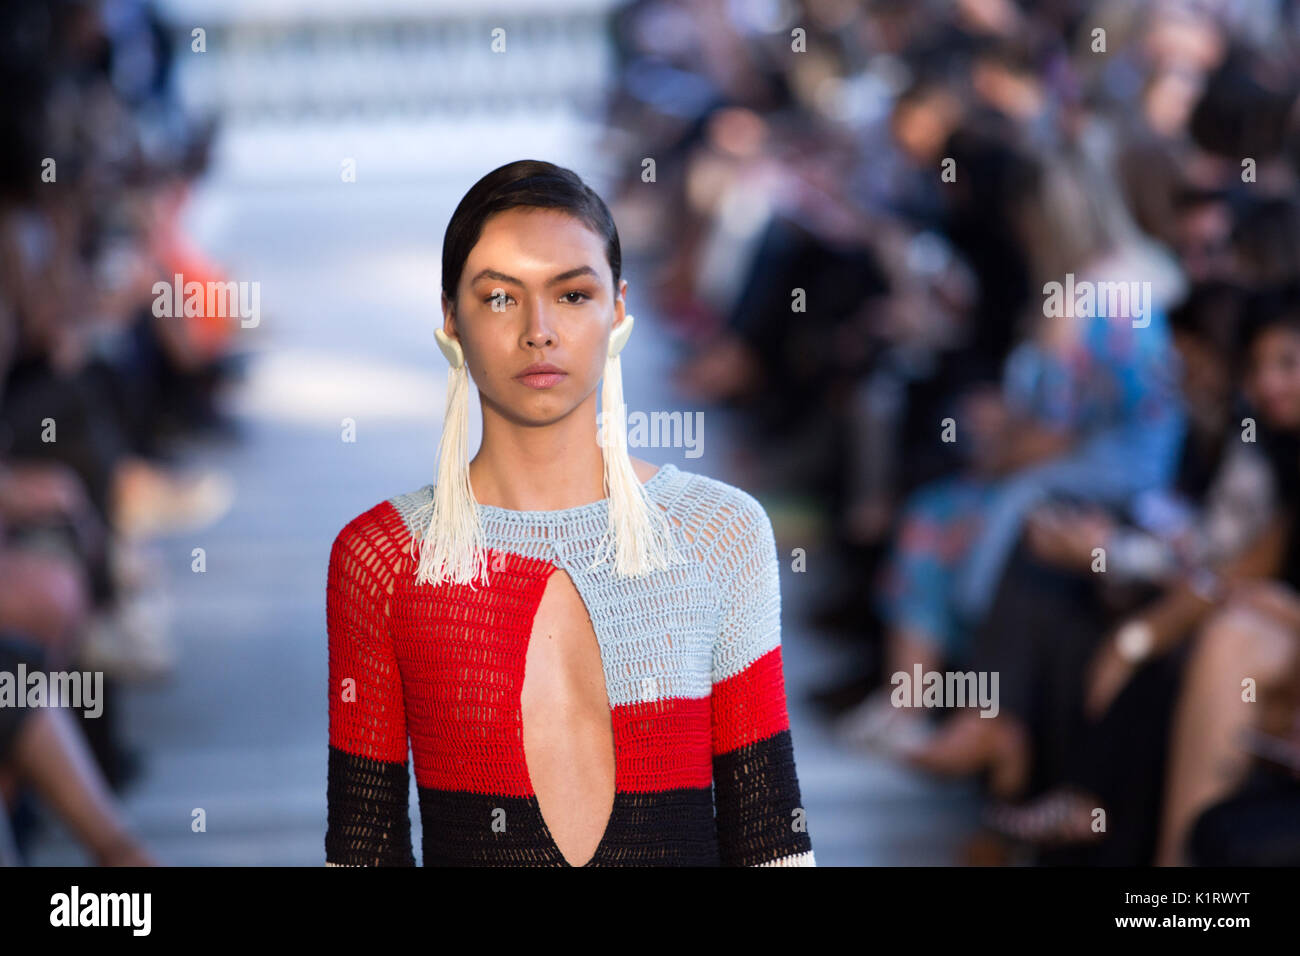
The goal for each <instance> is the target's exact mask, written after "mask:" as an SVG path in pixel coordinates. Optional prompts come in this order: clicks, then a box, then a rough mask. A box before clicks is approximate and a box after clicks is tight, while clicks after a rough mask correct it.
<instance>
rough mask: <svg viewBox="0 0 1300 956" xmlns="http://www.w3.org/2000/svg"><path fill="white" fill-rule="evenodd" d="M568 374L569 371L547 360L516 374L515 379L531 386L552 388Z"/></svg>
mask: <svg viewBox="0 0 1300 956" xmlns="http://www.w3.org/2000/svg"><path fill="white" fill-rule="evenodd" d="M567 375H568V373H567V372H565V371H564V369H562V368H559V367H557V366H555V365H551V364H549V363H547V362H538V363H536V364H533V365H530V366H528V368H526V369H524V370H523V371H522V372H520V373H519V374H518V375H516V376H515V380H516V381H519V382H523V383H524V384H525V385H527V386H528V387H529V388H550V387H551V386H552V385H554V384H556V383H557V382H560V381H563V380H564V378H565V377H566V376H567Z"/></svg>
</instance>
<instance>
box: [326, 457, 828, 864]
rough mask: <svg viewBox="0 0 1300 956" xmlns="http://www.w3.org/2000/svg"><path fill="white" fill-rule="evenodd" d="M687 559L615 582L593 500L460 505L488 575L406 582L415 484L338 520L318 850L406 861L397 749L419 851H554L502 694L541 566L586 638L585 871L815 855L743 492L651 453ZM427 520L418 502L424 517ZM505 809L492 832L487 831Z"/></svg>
mask: <svg viewBox="0 0 1300 956" xmlns="http://www.w3.org/2000/svg"><path fill="white" fill-rule="evenodd" d="M645 489H646V492H647V494H648V496H649V498H650V500H651V501H652V502H653V503H654V504H656V505H658V506H660V507H662V508H663V509H665V511H666V512H667V514H668V516H669V518H670V520H671V523H672V525H673V529H674V530H673V533H674V537H675V540H676V543H677V546H678V548H679V549H680V551H681V553H682V554H683V555H685V556H686V557H687V558H688V560H687V561H686V562H685V563H681V564H675V565H673V566H671V567H669V568H668V569H666V570H662V571H657V572H653V573H651V574H649V575H646V576H644V577H641V578H619V577H617V576H616V575H615V574H614V572H613V562H612V559H611V560H607V561H606V562H604V563H603V564H600V565H598V566H597V567H595V568H590V567H589V566H590V565H591V564H592V562H593V560H595V558H596V557H597V555H598V554H599V553H600V548H599V546H600V543H601V537H602V534H603V532H604V530H605V525H606V521H607V508H608V499H602V500H601V501H597V502H593V503H591V504H588V505H581V506H578V507H575V508H567V509H562V510H559V511H511V510H508V509H504V508H497V507H493V506H488V505H481V504H480V505H477V508H478V510H479V515H480V518H481V520H482V523H483V530H484V539H485V543H486V547H487V548H488V558H489V583H488V585H486V586H485V585H484V584H483V583H482V581H477V582H476V583H475V585H474V586H473V588H471V587H470V586H469V585H457V584H453V583H447V582H444V583H442V584H440V585H438V586H437V587H433V586H430V585H427V584H425V585H418V586H417V585H416V584H415V577H414V576H415V559H414V558H413V557H412V556H411V553H410V549H411V541H412V537H413V536H414V537H416V538H418V537H419V536H420V535H421V533H422V531H423V528H420V527H417V525H416V521H417V518H416V513H417V510H418V509H420V507H421V506H422V505H425V504H426V503H427V502H428V501H429V500H430V498H431V496H432V491H433V486H432V485H425V486H424V487H423V488H420V489H419V490H417V491H414V492H411V493H409V494H403V495H398V496H396V497H394V498H390V499H389V500H387V501H384V502H381V503H379V504H377V505H375V506H374V507H373V508H371V509H369V510H368V511H366V512H364V513H363V514H361V515H358V516H357V517H356V518H354V519H353V520H352V521H350V522H349V523H348V524H347V525H346V526H345V527H344V528H343V529H342V531H340V532H339V534H338V536H337V538H336V539H335V540H334V544H333V548H332V549H331V553H330V562H329V577H328V584H327V589H326V594H327V600H326V618H327V625H328V630H329V763H328V819H327V832H326V836H325V855H326V862H327V863H328V864H333V865H345V866H411V865H414V857H413V854H412V848H411V832H410V818H409V815H408V791H409V786H410V777H409V767H410V762H409V761H408V744H409V753H410V756H411V757H412V758H413V760H414V769H415V782H416V790H417V794H418V799H419V809H420V822H421V828H422V831H423V833H422V847H423V857H424V863H425V865H427V866H437V865H514V866H525V865H546V866H568V865H569V863H568V862H567V861H566V860H565V858H564V856H563V855H562V854H561V853H560V851H559V849H558V847H557V846H556V843H555V841H554V839H553V838H552V836H551V833H550V831H549V830H548V828H547V826H546V823H545V821H544V819H543V818H542V814H541V811H540V809H539V805H538V801H537V797H536V794H535V793H534V792H533V789H532V786H531V783H530V780H529V776H528V771H527V767H526V765H525V762H524V750H523V736H522V726H523V724H522V719H521V709H520V690H521V687H522V684H523V677H524V661H525V654H526V651H527V648H528V641H529V636H530V633H531V628H532V622H533V618H534V615H535V613H536V611H537V608H538V606H539V603H540V602H541V599H542V593H543V591H544V590H545V587H546V582H547V579H548V577H549V576H550V575H551V573H552V572H554V571H555V570H556V569H557V568H559V569H563V570H564V571H565V572H567V573H568V575H569V576H570V578H571V579H572V581H573V584H574V587H575V588H576V589H577V591H578V594H579V595H580V597H581V598H582V600H583V602H584V603H585V604H586V608H587V611H588V613H589V615H590V618H591V622H592V625H593V628H594V630H595V633H596V637H597V642H598V644H599V648H600V654H601V662H602V666H603V669H604V676H605V685H606V690H607V692H608V696H609V705H610V714H611V718H612V723H613V734H614V753H615V797H614V805H613V810H612V812H611V814H610V817H609V820H608V823H607V825H606V828H605V831H604V835H603V836H602V837H601V839H600V842H599V844H598V845H597V848H596V851H595V853H594V855H593V856H592V857H591V859H590V860H589V861H588V862H587V863H586V864H585V865H587V866H619V865H632V866H655V865H678V866H710V865H711V866H718V865H728V866H814V865H815V860H814V857H813V852H812V843H811V839H810V836H809V833H808V830H807V827H806V823H805V819H804V813H803V809H802V803H801V798H800V793H799V783H798V778H797V775H796V771H795V762H794V753H793V748H792V745H791V738H790V727H789V721H788V717H787V713H786V698H785V684H784V677H783V671H782V664H781V642H780V631H781V627H780V613H781V598H780V587H779V576H778V562H777V553H776V544H775V539H774V537H773V533H772V525H771V522H770V520H769V519H768V516H767V514H766V512H765V511H764V510H763V508H762V506H761V505H760V504H759V503H758V501H757V500H756V499H754V498H753V497H752V496H750V495H749V494H747V493H746V492H744V491H741V490H740V489H737V488H735V487H732V486H731V485H727V484H725V483H723V482H720V481H717V480H715V479H712V478H709V477H706V476H703V475H697V474H693V473H691V472H684V471H681V470H680V469H678V468H677V467H676V466H674V465H671V464H669V465H664V466H663V467H661V468H660V470H659V471H658V472H656V473H655V474H654V475H653V476H652V477H651V478H650V480H649V481H647V482H646V483H645ZM423 513H424V514H427V512H423ZM503 823H504V825H503Z"/></svg>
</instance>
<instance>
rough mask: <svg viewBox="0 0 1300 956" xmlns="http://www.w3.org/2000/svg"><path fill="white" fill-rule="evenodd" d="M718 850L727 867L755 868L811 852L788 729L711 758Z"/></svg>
mask: <svg viewBox="0 0 1300 956" xmlns="http://www.w3.org/2000/svg"><path fill="white" fill-rule="evenodd" d="M713 780H714V784H715V787H716V792H717V802H718V819H719V820H726V821H728V823H727V825H725V826H723V825H720V826H719V827H718V846H719V849H720V850H721V854H722V861H723V863H724V865H727V866H757V865H759V864H761V863H768V862H771V861H773V860H778V859H780V858H781V857H784V856H790V855H791V854H795V853H806V852H808V851H810V850H811V849H812V839H811V837H810V836H809V834H808V830H807V826H806V819H805V817H804V815H803V814H802V813H796V811H797V810H800V809H801V808H802V806H803V803H802V800H801V798H800V794H799V783H798V777H797V776H796V775H795V766H794V747H793V745H792V743H791V738H790V731H789V729H786V730H782V731H780V732H779V733H775V734H773V735H772V736H771V737H768V738H767V739H766V740H759V741H756V742H754V743H752V744H748V745H747V746H744V747H740V748H738V749H736V750H733V751H731V752H730V753H725V754H720V755H717V756H715V757H714V758H713Z"/></svg>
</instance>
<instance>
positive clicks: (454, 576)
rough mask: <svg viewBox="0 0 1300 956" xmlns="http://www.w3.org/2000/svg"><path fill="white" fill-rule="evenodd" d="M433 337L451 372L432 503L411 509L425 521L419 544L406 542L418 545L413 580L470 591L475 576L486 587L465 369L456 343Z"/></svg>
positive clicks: (438, 333) (440, 335)
mask: <svg viewBox="0 0 1300 956" xmlns="http://www.w3.org/2000/svg"><path fill="white" fill-rule="evenodd" d="M434 335H435V336H436V337H437V339H438V348H440V349H441V350H442V354H443V355H444V356H446V358H447V363H448V364H449V365H450V366H451V374H450V375H449V376H448V379H447V412H446V414H445V415H444V417H443V423H442V440H441V441H440V442H439V444H438V480H437V482H436V484H435V485H434V490H433V498H432V500H431V501H430V502H429V503H428V504H426V505H423V506H421V507H420V508H419V509H418V511H417V515H419V516H421V517H422V516H423V515H424V514H425V513H429V521H428V525H427V527H426V530H425V533H424V538H423V540H422V541H420V540H418V539H414V538H413V539H412V541H411V545H412V547H413V548H414V547H415V546H416V545H417V544H418V545H419V565H418V567H417V569H416V573H415V582H416V584H434V585H436V584H439V583H441V582H442V581H443V580H445V579H450V580H451V581H454V582H455V583H456V584H469V585H470V589H471V590H472V589H473V587H474V585H473V582H474V581H475V580H477V579H478V578H479V577H480V575H481V576H482V577H483V582H484V584H487V583H488V579H487V565H488V560H487V552H486V551H485V549H484V547H483V529H482V527H481V526H480V524H479V520H478V509H477V507H475V502H474V490H473V488H471V486H470V481H469V369H468V368H467V367H466V366H465V352H464V350H463V349H462V348H461V346H460V342H458V341H456V340H455V339H453V338H452V337H451V336H449V335H448V334H447V333H446V332H444V331H443V330H442V329H436V330H435V331H434ZM416 526H417V527H419V523H418V522H417V525H416Z"/></svg>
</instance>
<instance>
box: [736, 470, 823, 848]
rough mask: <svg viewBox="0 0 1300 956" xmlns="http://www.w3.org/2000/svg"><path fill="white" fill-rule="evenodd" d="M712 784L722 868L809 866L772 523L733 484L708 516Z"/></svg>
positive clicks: (758, 507) (759, 508)
mask: <svg viewBox="0 0 1300 956" xmlns="http://www.w3.org/2000/svg"><path fill="white" fill-rule="evenodd" d="M714 523H715V524H716V526H717V528H718V531H717V535H718V540H717V549H716V552H715V554H716V557H715V561H716V566H715V570H716V573H717V578H716V580H717V582H718V596H719V600H720V602H721V607H720V614H721V627H720V629H719V633H718V635H717V638H716V639H715V642H714V646H713V675H712V679H713V688H712V695H711V710H712V736H713V786H714V805H715V810H716V823H717V829H718V845H719V850H720V853H721V858H722V863H723V865H724V866H815V865H816V863H815V860H814V857H813V851H812V840H811V837H810V835H809V832H808V826H807V820H806V816H805V813H804V808H803V802H802V799H801V796H800V793H799V779H798V776H797V775H796V772H795V762H794V748H793V745H792V742H791V737H790V722H789V717H788V715H787V712H786V697H785V676H784V673H783V670H782V665H781V588H780V577H779V565H778V559H777V552H776V540H775V536H774V534H773V531H772V523H771V520H770V519H769V518H768V516H767V512H766V511H764V510H763V507H762V506H761V505H760V504H759V502H758V501H757V500H756V499H755V498H754V497H753V496H751V495H749V494H748V493H746V492H743V491H740V490H739V489H736V493H735V495H733V496H730V500H728V501H727V502H725V503H723V504H722V506H721V507H720V509H719V512H718V514H717V515H715V517H714Z"/></svg>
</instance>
